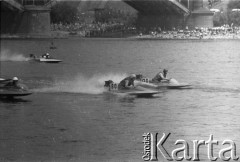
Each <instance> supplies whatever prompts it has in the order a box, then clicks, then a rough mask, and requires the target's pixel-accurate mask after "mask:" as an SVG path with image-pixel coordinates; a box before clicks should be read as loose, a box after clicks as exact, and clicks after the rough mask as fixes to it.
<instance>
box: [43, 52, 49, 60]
mask: <svg viewBox="0 0 240 162" xmlns="http://www.w3.org/2000/svg"><path fill="white" fill-rule="evenodd" d="M42 58H46V59H48V58H50V55H49V53H45V54H43V55H42Z"/></svg>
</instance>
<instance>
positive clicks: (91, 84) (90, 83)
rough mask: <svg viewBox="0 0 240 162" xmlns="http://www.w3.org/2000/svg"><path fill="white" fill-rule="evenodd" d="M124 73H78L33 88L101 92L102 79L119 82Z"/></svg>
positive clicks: (44, 90)
mask: <svg viewBox="0 0 240 162" xmlns="http://www.w3.org/2000/svg"><path fill="white" fill-rule="evenodd" d="M124 77H126V74H113V73H109V74H99V75H93V76H92V77H86V76H84V75H78V76H76V77H73V78H68V79H61V80H55V81H54V82H53V83H52V84H51V85H47V86H46V85H45V86H43V87H42V88H38V89H34V90H33V91H35V92H45V93H59V92H65V93H86V94H101V93H103V92H104V91H105V89H104V81H106V80H113V81H114V82H116V83H118V82H120V81H121V80H122V79H123V78H124Z"/></svg>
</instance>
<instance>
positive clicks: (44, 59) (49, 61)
mask: <svg viewBox="0 0 240 162" xmlns="http://www.w3.org/2000/svg"><path fill="white" fill-rule="evenodd" d="M28 60H30V61H37V62H45V63H59V62H62V60H58V59H55V58H51V57H49V58H44V57H36V56H35V55H34V54H30V55H29V59H28Z"/></svg>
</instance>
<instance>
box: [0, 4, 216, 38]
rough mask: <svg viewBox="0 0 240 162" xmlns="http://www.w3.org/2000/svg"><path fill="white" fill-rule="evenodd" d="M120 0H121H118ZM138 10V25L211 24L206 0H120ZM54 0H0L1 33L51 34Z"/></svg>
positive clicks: (206, 25)
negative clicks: (51, 14) (51, 12)
mask: <svg viewBox="0 0 240 162" xmlns="http://www.w3.org/2000/svg"><path fill="white" fill-rule="evenodd" d="M119 1H120V0H119ZM122 1H123V2H125V3H126V4H128V5H130V6H131V7H132V8H134V9H136V10H137V11H138V12H139V19H138V24H139V25H141V26H160V27H163V28H172V27H177V26H181V27H184V26H189V27H195V26H198V27H211V26H212V25H213V22H212V15H213V14H212V13H211V12H210V11H209V10H207V9H206V4H207V2H208V0H122ZM54 2H55V1H53V0H0V3H1V34H2V33H11V34H12V33H16V34H18V35H26V36H30V37H46V36H50V10H51V6H52V5H53V4H52V3H54Z"/></svg>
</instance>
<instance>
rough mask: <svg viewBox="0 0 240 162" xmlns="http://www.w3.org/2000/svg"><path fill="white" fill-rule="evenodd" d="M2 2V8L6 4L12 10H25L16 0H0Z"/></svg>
mask: <svg viewBox="0 0 240 162" xmlns="http://www.w3.org/2000/svg"><path fill="white" fill-rule="evenodd" d="M0 3H1V9H2V8H4V7H2V5H3V6H5V7H7V8H9V9H10V10H15V9H17V10H19V11H24V7H23V6H22V5H21V4H19V3H18V2H16V1H15V0H0Z"/></svg>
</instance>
